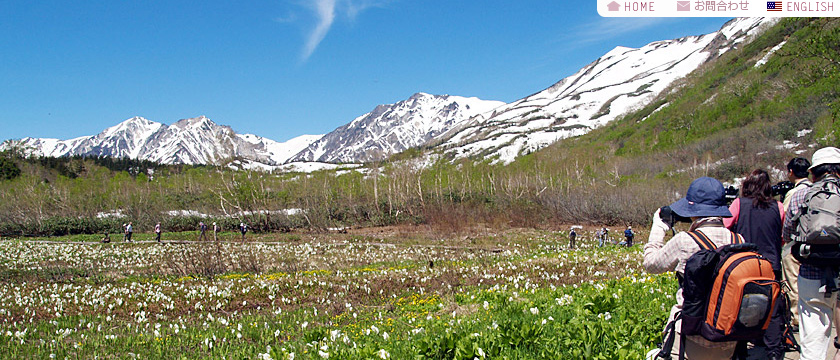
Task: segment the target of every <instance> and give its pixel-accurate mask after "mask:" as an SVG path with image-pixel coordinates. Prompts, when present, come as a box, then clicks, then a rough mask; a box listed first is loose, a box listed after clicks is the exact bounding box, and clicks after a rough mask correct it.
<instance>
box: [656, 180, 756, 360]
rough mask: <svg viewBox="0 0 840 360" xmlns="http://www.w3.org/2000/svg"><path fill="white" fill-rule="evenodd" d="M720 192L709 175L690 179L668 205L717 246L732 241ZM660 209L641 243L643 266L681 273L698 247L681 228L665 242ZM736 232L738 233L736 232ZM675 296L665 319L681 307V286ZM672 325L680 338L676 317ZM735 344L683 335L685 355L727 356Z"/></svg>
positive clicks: (676, 351)
mask: <svg viewBox="0 0 840 360" xmlns="http://www.w3.org/2000/svg"><path fill="white" fill-rule="evenodd" d="M724 195H725V190H724V188H723V184H721V182H720V181H718V180H716V179H713V178H710V177H701V178H698V179H696V180H694V181H693V182H692V183H691V185H690V186H689V187H688V191H687V192H686V195H685V197H684V198H682V199H679V200H677V201H676V202H674V203H673V204H671V205H670V208H671V210H672V211H673V212H674V213H675V214H676V215H679V216H681V217H683V218H690V219H691V225H690V227H689V231H694V232H697V231H699V232H702V233H703V234H704V235H705V236H706V237H708V238H709V240H711V241H712V242H713V243H714V244H715V245H716V246H718V247H720V246H724V245H728V244H730V243H731V242H732V232H731V231H729V230H728V229H727V228H726V227H724V226H723V218H725V217H731V216H732V214H731V213H730V212H729V208H728V207H727V205H726V200H725V198H724ZM660 212H661V209H658V210H656V212H655V213H654V214H653V225H651V228H650V236H649V237H648V242H647V244H645V246H644V263H643V265H644V268H645V270H647V271H648V272H650V273H654V274H656V273H664V272H667V271H676V272H677V273H678V274H680V275H682V274H683V273H684V271H685V264H686V261H687V260H688V258H689V257H691V255H693V254H694V253H695V252H698V251H700V250H701V249H700V246H698V245H697V243H696V242H695V241H694V239H692V237H691V235H689V234H688V233H687V232H685V231H681V232H679V233H677V234H676V235H674V236H673V237H672V238H671V239H670V240H669V241H668V242H667V243H666V242H665V235H666V233H667V231H668V230H669V229H671V225H672V224H669V223H666V221H664V220H663V219H662V217H661V216H660ZM737 236H739V237H740V235H737ZM676 299H677V303H676V304H674V306H673V307H672V308H671V313H670V316H669V318H668V321H667V322H666V323H670V322H671V321H673V320H674V319H675V318H676V316H677V313H679V312H680V311H681V310H682V305H683V295H682V288H680V289H678V290H677V294H676ZM675 329H676V331H677V334H676V335H677V338H680V329H681V324H680V320H677V323H676V326H675ZM736 345H737V342H735V341H727V342H711V341H708V340H706V339H704V338H703V337H701V336H699V335H689V336H686V337H685V342H684V346H685V349H684V356H685V358H686V359H710V360H711V359H729V358H731V357H732V354H733V353H734V352H735V347H736ZM658 351H659V350H658V349H656V350H653V351H651V352H650V353H648V358H652V357H653V356H655V355H656V354H657V352H658ZM671 354H672V356H673V357H674V358H678V357H679V354H680V345H679V341H678V342H677V343H676V344H674V346H673V348H672V349H671Z"/></svg>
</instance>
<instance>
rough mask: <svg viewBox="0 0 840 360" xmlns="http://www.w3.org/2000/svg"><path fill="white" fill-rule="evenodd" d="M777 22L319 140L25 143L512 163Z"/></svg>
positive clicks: (68, 149) (178, 135)
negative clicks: (410, 154)
mask: <svg viewBox="0 0 840 360" xmlns="http://www.w3.org/2000/svg"><path fill="white" fill-rule="evenodd" d="M775 21H776V20H775V19H767V18H741V19H733V20H731V21H729V22H727V23H726V24H724V25H723V26H722V27H721V29H720V30H718V31H716V32H713V33H710V34H704V35H698V36H687V37H683V38H679V39H672V40H660V41H655V42H651V43H649V44H647V45H645V46H642V47H640V48H630V47H625V46H616V47H615V48H613V49H612V50H610V51H608V52H607V53H605V54H604V55H603V56H601V57H600V58H598V59H595V60H594V61H592V62H591V63H589V64H588V65H586V66H584V67H583V68H581V69H580V70H579V71H578V72H576V73H575V74H572V75H570V76H567V77H565V78H563V79H561V80H559V81H558V82H556V83H554V84H552V85H551V86H549V87H547V88H545V89H544V90H542V91H538V92H536V93H533V94H531V95H528V96H526V97H524V98H521V99H519V100H516V101H513V102H511V103H507V104H506V103H503V102H499V101H490V100H481V99H478V98H475V97H470V98H467V97H461V96H456V95H430V94H427V93H422V92H418V93H415V94H413V95H412V96H410V97H409V98H407V99H406V100H402V101H399V102H396V103H393V104H382V105H377V106H375V107H374V108H373V110H372V111H371V112H369V113H366V114H363V115H361V116H358V117H356V118H354V119H353V120H352V121H350V122H349V123H347V124H345V125H343V126H340V127H338V128H336V129H335V130H333V131H331V132H329V133H327V134H324V135H302V136H300V137H297V138H294V139H291V140H289V141H287V142H283V143H280V142H276V141H273V140H271V139H267V138H263V137H259V136H257V135H253V134H237V133H236V132H235V131H233V129H232V128H231V127H229V126H223V125H217V124H216V123H214V122H213V121H212V120H210V119H209V118H207V117H206V116H198V117H195V118H189V119H181V120H179V121H177V122H175V123H174V124H172V125H164V124H161V123H157V122H154V121H150V120H147V119H145V118H142V117H133V118H130V119H128V120H125V121H123V122H121V123H119V124H117V125H115V126H112V127H109V128H107V129H105V130H104V131H103V132H101V133H99V134H97V135H92V136H86V137H78V138H74V139H69V140H58V139H36V138H25V139H23V140H22V141H23V142H24V143H25V144H27V145H29V146H31V147H33V148H35V149H36V152H37V153H38V154H39V155H43V156H65V155H106V156H115V157H131V158H137V159H143V160H151V161H157V162H161V163H183V164H223V163H229V162H231V161H235V160H238V163H240V164H245V165H244V166H245V167H254V168H263V169H273V168H279V167H280V166H282V165H284V164H289V163H302V162H328V163H359V162H366V161H372V160H380V159H383V158H387V157H389V156H391V155H394V154H396V153H399V152H402V151H405V150H406V149H410V148H417V147H422V148H424V149H428V151H430V152H433V153H439V154H442V155H444V156H446V157H447V158H467V157H471V158H481V159H494V160H493V161H494V162H502V163H509V162H511V161H513V159H515V158H516V157H518V156H521V155H523V154H527V153H530V152H533V151H536V150H539V149H541V148H543V147H546V146H548V145H550V144H552V143H554V142H556V141H558V140H561V139H564V138H568V137H574V136H579V135H582V134H585V133H587V132H589V131H591V130H592V129H595V128H597V127H600V126H603V125H604V124H607V123H609V122H610V121H612V120H614V119H616V118H617V117H618V116H621V115H622V114H624V113H627V112H629V111H632V110H633V109H638V108H641V107H644V106H645V105H647V104H648V103H649V102H650V101H651V100H652V99H653V98H654V97H656V96H657V95H658V94H660V93H661V92H662V91H664V90H665V89H667V88H668V87H669V86H670V85H671V84H672V83H674V82H675V81H676V80H678V79H680V78H683V77H685V76H686V75H687V74H689V73H691V72H692V71H694V70H696V69H697V68H698V67H700V66H701V65H703V64H705V63H707V62H709V61H712V60H714V59H715V58H717V57H719V56H720V55H721V54H723V53H725V52H727V51H729V50H732V49H733V48H735V47H737V46H738V45H739V44H741V43H743V42H745V41H749V40H750V37H751V36H753V35H755V34H758V33H760V32H761V31H762V27H764V26H765V24H772V23H774V22H775Z"/></svg>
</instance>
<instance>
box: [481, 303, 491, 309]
mask: <svg viewBox="0 0 840 360" xmlns="http://www.w3.org/2000/svg"><path fill="white" fill-rule="evenodd" d="M483 307H484V310H487V309H489V308H490V303H488V302H486V301H485V302H484V305H483Z"/></svg>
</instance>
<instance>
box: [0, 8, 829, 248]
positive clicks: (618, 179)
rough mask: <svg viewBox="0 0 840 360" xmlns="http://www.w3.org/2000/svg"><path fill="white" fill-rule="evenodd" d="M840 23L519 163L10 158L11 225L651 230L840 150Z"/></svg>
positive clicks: (705, 73)
mask: <svg viewBox="0 0 840 360" xmlns="http://www.w3.org/2000/svg"><path fill="white" fill-rule="evenodd" d="M839 22H840V20H837V19H784V20H781V22H779V23H778V24H776V25H775V26H773V27H771V28H769V29H768V30H767V31H766V32H765V33H764V34H763V35H761V36H759V37H757V38H756V39H755V40H753V41H751V42H750V43H748V44H746V45H745V46H743V47H742V48H740V49H737V50H733V51H730V52H727V53H726V54H724V55H723V56H721V57H720V58H718V59H717V60H715V61H711V62H709V63H707V64H705V65H703V66H702V67H701V68H700V69H698V70H697V71H695V72H694V73H693V74H691V75H690V76H689V77H687V78H685V79H682V80H680V81H677V83H675V84H673V85H672V88H671V89H670V90H667V91H665V92H663V95H661V96H660V97H659V98H658V99H656V100H655V101H653V102H652V103H651V104H650V105H648V106H646V107H644V108H642V109H640V110H638V111H636V112H633V113H630V114H627V115H626V116H624V117H622V118H619V119H617V120H615V121H614V122H612V123H610V124H608V125H607V126H604V127H602V128H599V129H596V130H593V131H592V132H590V133H589V134H587V135H584V136H581V137H578V138H573V139H567V140H564V141H560V142H558V143H556V144H554V145H552V146H550V147H548V148H546V149H543V150H541V151H538V152H535V153H533V154H529V155H527V156H523V157H520V158H519V159H517V160H516V161H515V162H514V163H512V164H509V165H506V166H502V165H492V164H490V163H489V162H488V161H487V160H475V159H471V160H456V161H454V162H453V161H449V160H443V159H442V160H439V161H438V162H437V163H435V164H433V165H431V166H425V167H422V166H417V165H415V164H414V163H415V162H417V161H418V160H417V159H421V158H422V157H421V156H420V151H418V150H417V149H414V150H410V151H408V152H406V153H404V154H400V155H398V156H396V157H394V158H393V159H391V160H389V161H383V162H377V163H372V164H368V166H367V167H366V170H365V171H366V172H365V173H364V174H361V173H358V172H341V171H321V172H315V173H312V174H265V173H260V172H249V171H233V170H229V169H221V168H213V167H197V168H193V167H174V166H152V165H149V164H141V165H132V164H128V165H126V166H125V167H122V168H121V167H119V164H108V163H106V162H104V161H103V160H102V159H70V160H67V161H65V160H44V159H23V158H21V157H19V156H15V154H12V153H6V154H4V156H3V157H0V158H4V159H5V160H3V161H0V175H2V176H0V179H2V180H0V234H3V235H5V236H10V235H11V236H20V235H63V234H72V233H97V232H102V231H117V230H118V229H119V225H120V223H122V222H125V221H133V222H134V223H135V228H136V229H138V230H140V231H150V229H151V227H152V226H153V225H154V223H156V222H157V221H162V222H163V223H164V227H165V228H167V229H171V230H188V229H195V227H196V226H197V223H198V221H200V220H205V221H207V220H210V219H213V220H216V221H221V222H222V223H223V224H225V226H226V227H233V226H234V225H235V224H238V223H239V221H246V222H249V223H250V224H251V225H252V228H253V229H255V230H257V231H277V230H282V231H287V230H294V229H311V230H316V231H317V230H324V229H328V228H331V227H342V226H380V225H393V224H416V225H424V226H426V228H427V229H430V230H432V231H439V232H441V233H453V232H455V233H457V232H461V231H467V230H469V231H473V230H475V229H484V228H506V227H534V228H549V229H554V228H558V227H560V226H561V224H563V226H565V225H567V224H606V225H626V224H645V223H647V222H648V221H649V217H650V214H651V213H652V212H653V211H654V210H655V209H656V208H658V207H660V206H662V205H665V204H667V203H670V202H671V201H673V200H674V199H676V198H677V197H679V196H680V193H681V192H682V191H684V190H685V188H686V187H687V185H688V183H689V182H690V181H691V180H692V179H693V178H696V177H698V176H703V175H708V176H713V177H716V178H718V179H721V180H722V181H725V182H726V181H732V180H733V179H735V178H738V177H740V176H743V175H744V174H746V173H747V172H749V171H750V170H751V169H754V168H771V169H773V168H774V169H782V168H783V166H784V164H785V163H786V162H787V161H788V160H789V159H790V158H791V157H793V156H795V151H797V150H804V152H802V155H803V156H808V157H810V154H811V153H812V152H813V150H814V149H813V148H809V147H808V146H809V145H812V144H815V145H817V146H823V145H837V144H838V135H840V132H838V131H840V129H838V124H837V119H838V113H840V102H838V93H839V90H840V89H838V87H840V81H839V80H840V78H839V77H838V74H840V27H838V24H839ZM782 42H784V45H783V46H782V47H781V48H779V49H778V50H776V51H775V52H774V53H773V54H772V55H771V56H768V57H767V59H766V63H764V64H763V65H761V66H756V63H757V62H758V61H759V60H761V59H762V58H764V57H765V56H766V55H767V54H768V53H770V52H771V49H773V48H774V47H776V46H777V45H779V44H781V43H782ZM803 130H809V131H810V132H809V131H803ZM785 141H788V142H792V143H796V144H799V145H796V146H791V145H790V143H788V144H787V145H786V144H785ZM794 145H795V144H794ZM141 167H142V168H143V169H146V171H140V170H139V169H140V168H141ZM149 168H154V169H155V170H154V172H149V171H148V169H149ZM16 169H17V170H16ZM149 174H151V175H149ZM771 174H773V172H771ZM777 174H778V172H777ZM775 180H776V181H778V180H785V179H781V178H777V179H775ZM290 209H292V211H288V210H290ZM298 209H299V210H298ZM102 214H111V216H110V217H101V215H102Z"/></svg>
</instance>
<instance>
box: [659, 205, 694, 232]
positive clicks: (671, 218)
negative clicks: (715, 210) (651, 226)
mask: <svg viewBox="0 0 840 360" xmlns="http://www.w3.org/2000/svg"><path fill="white" fill-rule="evenodd" d="M659 218H660V219H662V222H664V223H665V224H667V225H668V227H670V228H673V227H674V224H676V223H677V222H687V223H690V222H691V218H687V217H683V216H679V215H677V213H675V212H674V210H671V207H670V206H663V207H661V208H659Z"/></svg>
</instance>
